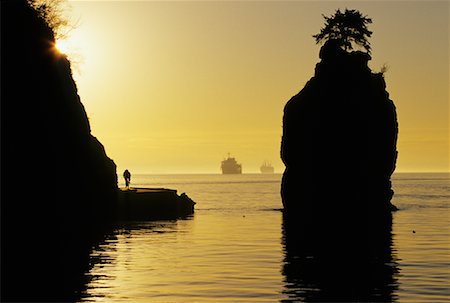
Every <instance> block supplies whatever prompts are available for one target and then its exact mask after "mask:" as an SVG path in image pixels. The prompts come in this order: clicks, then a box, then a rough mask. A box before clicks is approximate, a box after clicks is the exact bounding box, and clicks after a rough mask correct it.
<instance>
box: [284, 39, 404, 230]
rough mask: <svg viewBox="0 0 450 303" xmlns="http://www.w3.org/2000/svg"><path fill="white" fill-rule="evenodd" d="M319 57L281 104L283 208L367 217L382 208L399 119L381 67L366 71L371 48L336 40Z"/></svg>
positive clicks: (319, 215)
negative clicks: (347, 46)
mask: <svg viewBox="0 0 450 303" xmlns="http://www.w3.org/2000/svg"><path fill="white" fill-rule="evenodd" d="M320 58H321V61H320V62H319V63H318V64H317V65H316V70H315V75H314V77H313V78H312V79H311V80H310V81H309V82H308V83H307V84H306V85H305V87H304V88H303V89H302V90H301V91H300V92H299V93H298V94H297V95H296V96H294V97H292V99H291V100H289V101H288V102H287V104H286V106H285V109H284V117H283V137H282V144H281V158H282V160H283V162H284V164H285V166H286V170H285V172H284V175H283V182H282V189H281V194H282V200H283V205H284V209H285V212H286V213H287V214H290V215H293V216H299V217H302V216H304V217H303V219H304V220H306V221H310V222H319V223H318V224H322V225H323V224H325V225H326V220H327V219H330V218H332V217H333V218H334V217H336V216H338V217H341V219H342V220H344V221H345V220H354V218H356V217H358V218H362V219H361V221H365V220H367V219H369V218H373V217H377V214H380V213H383V214H387V213H388V212H390V207H391V204H390V200H391V198H392V195H393V191H392V189H391V181H390V177H391V174H392V173H393V171H394V169H395V163H396V158H397V150H396V141H397V133H398V125H397V117H396V109H395V106H394V104H393V102H392V101H391V100H390V99H389V94H388V93H387V92H386V84H385V81H384V78H383V75H382V74H376V73H372V72H371V70H370V69H369V67H368V65H367V62H368V60H370V56H369V55H368V54H366V53H363V52H351V53H348V52H346V51H344V50H342V49H341V48H340V47H339V46H338V45H337V44H336V43H334V42H333V40H330V41H328V42H327V43H325V45H324V46H323V47H322V49H321V51H320ZM386 216H387V215H386ZM365 222H368V221H365ZM335 223H336V222H335ZM368 224H370V223H368ZM328 227H331V226H328Z"/></svg>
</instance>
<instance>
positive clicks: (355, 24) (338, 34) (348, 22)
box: [313, 9, 372, 54]
mask: <svg viewBox="0 0 450 303" xmlns="http://www.w3.org/2000/svg"><path fill="white" fill-rule="evenodd" d="M322 16H323V17H324V18H325V27H323V28H322V29H321V30H320V33H319V34H317V35H313V37H314V38H316V43H321V42H323V41H328V40H337V41H338V42H339V44H340V46H341V47H343V48H344V49H345V50H352V49H353V45H352V43H355V44H356V45H359V46H361V47H363V48H364V49H365V50H366V51H367V53H369V54H370V43H369V41H368V38H370V36H371V35H372V32H371V31H369V30H368V29H367V24H370V23H372V19H370V18H368V17H367V16H363V15H362V14H361V13H360V12H359V11H357V10H354V9H351V10H349V9H345V12H344V13H342V12H341V11H340V9H338V10H336V13H335V14H334V15H333V16H331V17H327V16H325V15H322Z"/></svg>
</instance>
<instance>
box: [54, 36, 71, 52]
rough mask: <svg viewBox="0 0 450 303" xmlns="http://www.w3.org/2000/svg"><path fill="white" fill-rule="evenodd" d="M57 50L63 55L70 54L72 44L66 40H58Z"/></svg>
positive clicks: (56, 43)
mask: <svg viewBox="0 0 450 303" xmlns="http://www.w3.org/2000/svg"><path fill="white" fill-rule="evenodd" d="M55 48H56V49H57V50H58V51H59V52H60V53H62V54H65V55H67V54H69V52H70V48H71V46H70V43H69V41H68V40H64V39H60V40H56V42H55Z"/></svg>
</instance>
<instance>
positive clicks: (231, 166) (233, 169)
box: [220, 154, 242, 175]
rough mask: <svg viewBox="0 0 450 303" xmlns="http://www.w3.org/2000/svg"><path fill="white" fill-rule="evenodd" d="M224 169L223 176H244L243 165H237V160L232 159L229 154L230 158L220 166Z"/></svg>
mask: <svg viewBox="0 0 450 303" xmlns="http://www.w3.org/2000/svg"><path fill="white" fill-rule="evenodd" d="M220 168H221V169H222V174H224V175H228V174H242V165H241V164H239V163H237V161H236V159H235V158H233V157H230V154H228V158H226V159H225V160H223V161H222V165H221V166H220Z"/></svg>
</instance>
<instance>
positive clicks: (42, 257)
mask: <svg viewBox="0 0 450 303" xmlns="http://www.w3.org/2000/svg"><path fill="white" fill-rule="evenodd" d="M1 23H2V26H1V39H2V52H1V65H2V77H1V86H2V90H1V100H2V101H1V145H2V153H1V167H2V168H1V239H2V243H1V249H2V254H1V262H2V263H1V268H2V279H1V282H2V289H1V290H2V291H1V295H2V301H3V300H6V301H17V300H19V301H69V300H72V299H73V298H72V296H75V292H76V291H75V289H74V285H75V284H76V283H77V282H79V281H77V279H78V278H79V277H80V274H81V273H82V272H83V270H84V269H85V267H86V266H87V264H88V263H87V262H86V261H87V260H88V259H87V258H88V253H89V250H90V248H91V246H92V245H93V243H94V241H95V240H96V239H98V238H99V237H101V236H102V234H103V232H104V231H105V230H106V229H108V227H109V224H110V223H111V222H112V219H113V214H114V211H115V202H116V191H117V176H116V166H115V164H114V162H113V161H112V160H111V159H109V158H108V157H107V155H106V153H105V150H104V148H103V146H102V144H101V143H100V142H99V141H98V140H97V139H96V138H95V137H94V136H92V134H91V130H90V126H89V120H88V117H87V115H86V112H85V110H84V107H83V105H82V103H81V102H80V98H79V96H78V93H77V87H76V84H75V82H74V80H73V78H72V73H71V67H70V62H69V61H68V59H67V58H66V57H65V56H64V55H62V54H60V53H58V52H57V51H56V49H55V48H54V42H55V38H54V33H53V30H52V29H51V28H50V27H49V25H48V23H47V22H46V21H45V20H43V18H42V17H40V16H39V15H38V14H37V13H36V11H35V10H34V9H32V8H31V7H30V6H29V4H28V3H27V2H26V1H7V2H5V3H2V10H1Z"/></svg>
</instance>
